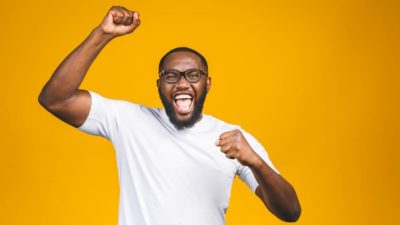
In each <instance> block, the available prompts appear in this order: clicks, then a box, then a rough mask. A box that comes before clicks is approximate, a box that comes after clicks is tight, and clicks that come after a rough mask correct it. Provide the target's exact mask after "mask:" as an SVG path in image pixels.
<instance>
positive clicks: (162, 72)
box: [158, 69, 208, 84]
mask: <svg viewBox="0 0 400 225" xmlns="http://www.w3.org/2000/svg"><path fill="white" fill-rule="evenodd" d="M169 71H174V72H176V73H179V77H178V79H177V80H176V81H175V82H170V81H168V80H166V79H164V80H165V81H166V82H167V83H169V84H175V83H177V82H178V81H179V80H180V79H181V77H182V76H183V77H185V79H186V80H187V81H188V82H189V83H197V82H199V81H200V79H201V76H200V77H199V79H198V80H196V81H190V80H188V78H187V76H186V75H187V74H188V73H189V72H192V71H198V72H200V75H206V76H208V73H206V72H204V71H203V70H201V69H187V70H185V71H183V72H181V71H179V70H175V69H166V70H163V71H161V72H160V73H159V74H158V76H159V77H160V78H162V77H163V76H164V75H165V72H169Z"/></svg>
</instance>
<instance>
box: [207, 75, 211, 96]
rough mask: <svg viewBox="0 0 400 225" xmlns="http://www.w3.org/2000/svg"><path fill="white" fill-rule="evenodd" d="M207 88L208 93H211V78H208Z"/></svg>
mask: <svg viewBox="0 0 400 225" xmlns="http://www.w3.org/2000/svg"><path fill="white" fill-rule="evenodd" d="M206 85H207V86H206V88H207V93H208V92H209V91H210V89H211V77H207V84H206Z"/></svg>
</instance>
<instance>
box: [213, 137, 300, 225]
mask: <svg viewBox="0 0 400 225" xmlns="http://www.w3.org/2000/svg"><path fill="white" fill-rule="evenodd" d="M216 145H217V146H218V147H220V149H221V151H222V152H223V153H224V154H225V156H226V157H228V158H230V159H237V160H238V161H239V163H241V164H242V165H243V166H248V167H249V168H250V169H251V171H252V172H253V174H254V177H255V178H256V180H257V182H258V184H259V186H258V187H257V188H256V195H257V196H258V197H259V198H260V199H261V200H262V201H263V203H264V205H265V206H266V207H267V208H268V210H269V211H271V212H272V213H273V214H274V215H275V216H277V217H278V218H280V219H281V220H283V221H286V222H295V221H297V220H298V218H299V217H300V213H301V208H300V203H299V200H298V199H297V195H296V192H295V190H294V189H293V187H292V185H290V184H289V183H288V182H287V181H286V180H285V179H284V178H283V177H282V176H281V175H280V174H278V173H276V172H275V171H274V170H273V169H272V168H271V167H270V166H268V164H267V163H265V161H264V160H263V159H262V158H261V157H260V156H259V155H258V154H257V153H256V152H255V151H254V150H253V149H252V148H251V146H250V144H249V143H248V142H247V140H246V138H245V137H244V136H243V134H242V132H241V131H240V130H233V131H228V132H225V133H223V134H221V136H220V138H219V139H218V140H217V142H216Z"/></svg>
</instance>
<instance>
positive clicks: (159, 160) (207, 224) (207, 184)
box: [39, 6, 301, 225]
mask: <svg viewBox="0 0 400 225" xmlns="http://www.w3.org/2000/svg"><path fill="white" fill-rule="evenodd" d="M139 25H140V19H139V14H138V13H137V12H134V11H130V10H127V9H125V8H124V7H118V6H114V7H112V8H111V9H110V11H109V12H108V13H107V15H106V16H105V18H104V19H103V21H102V23H101V24H100V25H99V26H98V27H96V28H95V29H94V30H93V31H92V32H91V34H90V35H89V37H88V38H87V39H86V40H85V41H84V42H83V43H82V44H81V45H80V46H78V47H77V48H76V49H75V50H74V51H73V52H72V53H71V54H70V55H68V57H67V58H66V59H65V60H64V61H63V62H62V63H61V64H60V65H59V67H58V68H57V69H56V71H55V72H54V74H53V75H52V77H51V78H50V80H49V81H48V82H47V83H46V85H45V86H44V88H43V90H42V92H41V93H40V95H39V102H40V104H41V105H42V106H43V107H44V108H46V109H47V110H48V111H49V112H51V113H52V114H54V115H55V116H57V117H58V118H60V119H61V120H63V121H64V122H66V123H68V124H70V125H72V126H74V127H76V128H78V129H80V130H82V131H84V132H87V133H90V134H94V135H100V136H103V137H105V138H107V139H109V140H110V141H111V142H112V143H113V145H114V147H115V150H116V156H117V162H118V173H119V182H120V208H119V224H120V225H178V224H179V225H182V224H184V225H191V224H199V225H222V224H225V213H226V210H227V208H228V203H229V197H230V190H231V186H232V182H233V180H234V177H235V175H239V177H240V178H241V179H242V180H243V181H244V182H246V184H247V185H248V186H249V188H251V190H252V191H253V192H255V193H256V195H257V196H258V197H259V198H260V199H261V200H262V201H263V203H264V204H265V206H266V207H267V208H268V209H269V210H270V211H271V212H272V213H273V214H274V215H276V216H277V217H278V218H280V219H282V220H284V221H291V222H293V221H296V220H297V219H298V217H299V216H300V211H301V209H300V205H299V202H298V199H297V196H296V193H295V191H294V189H293V187H292V186H291V185H290V184H289V183H288V182H287V181H286V180H285V179H284V178H283V177H282V176H281V175H280V174H279V172H278V171H277V170H276V169H275V168H274V166H273V164H272V162H271V161H270V160H269V158H268V155H267V153H266V152H265V150H264V148H263V147H262V145H261V144H260V143H258V142H257V140H255V139H254V138H253V137H252V136H251V135H250V134H248V133H247V132H245V131H244V130H242V129H240V128H239V127H237V126H234V125H230V124H227V123H225V122H223V121H221V120H218V119H216V118H214V117H212V116H209V115H203V114H202V107H203V103H204V101H205V98H206V95H207V92H208V91H209V90H210V88H211V78H210V77H208V75H207V73H208V66H207V62H206V60H205V58H204V57H203V56H202V55H201V54H200V53H198V52H196V51H195V50H193V49H189V48H176V49H173V50H172V51H170V52H168V53H167V54H166V55H165V56H164V57H163V58H162V59H161V61H160V65H159V70H160V74H159V79H158V80H157V86H158V91H159V95H160V98H161V100H162V103H163V105H164V107H165V110H164V109H154V108H149V107H145V106H142V105H138V104H134V103H130V102H127V101H120V100H112V99H108V98H105V97H103V96H101V95H99V94H97V93H95V92H92V91H90V92H89V91H85V90H80V89H78V88H79V86H80V83H81V82H82V80H83V78H84V77H85V74H86V72H87V70H88V69H89V67H90V65H91V63H92V62H93V60H94V59H95V58H96V56H97V55H98V54H99V52H100V51H101V50H102V49H103V47H104V46H105V45H106V44H107V43H109V42H110V41H111V40H112V39H114V38H115V37H118V36H121V35H124V34H128V33H131V32H133V31H134V30H135V29H136V28H137V27H138V26H139Z"/></svg>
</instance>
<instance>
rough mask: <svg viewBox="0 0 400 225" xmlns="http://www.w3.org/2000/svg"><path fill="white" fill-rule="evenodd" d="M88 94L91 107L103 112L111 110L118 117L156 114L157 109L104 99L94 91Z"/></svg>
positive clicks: (129, 102)
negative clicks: (135, 114)
mask: <svg viewBox="0 0 400 225" xmlns="http://www.w3.org/2000/svg"><path fill="white" fill-rule="evenodd" d="M89 93H90V95H91V98H92V107H98V108H101V109H103V110H106V109H111V110H114V112H115V113H117V114H120V115H124V114H130V115H131V114H132V113H139V114H141V113H142V114H152V113H154V112H157V109H154V108H151V107H148V106H145V105H142V104H138V103H133V102H131V101H128V100H124V99H114V98H109V97H105V96H103V95H102V94H100V93H98V92H95V91H89Z"/></svg>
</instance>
